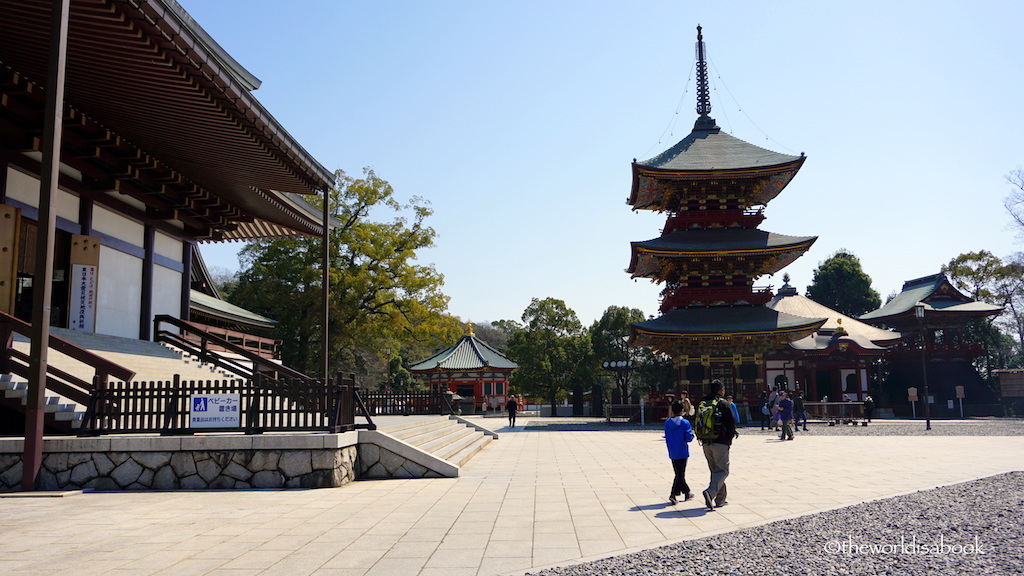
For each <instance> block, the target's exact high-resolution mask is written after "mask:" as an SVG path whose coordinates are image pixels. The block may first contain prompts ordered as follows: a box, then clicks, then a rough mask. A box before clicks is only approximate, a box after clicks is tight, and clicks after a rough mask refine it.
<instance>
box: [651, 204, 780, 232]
mask: <svg viewBox="0 0 1024 576" xmlns="http://www.w3.org/2000/svg"><path fill="white" fill-rule="evenodd" d="M763 221H764V211H763V209H757V210H751V209H748V210H739V209H729V210H717V209H708V210H686V211H683V212H678V213H676V214H674V215H672V216H670V217H669V218H668V221H667V222H665V228H664V230H662V234H669V233H671V232H675V231H676V230H685V229H687V228H690V227H692V226H694V225H696V226H697V227H699V228H708V227H711V226H712V225H718V226H721V227H725V228H729V227H740V228H756V227H757V226H758V225H759V224H760V223H761V222H763Z"/></svg>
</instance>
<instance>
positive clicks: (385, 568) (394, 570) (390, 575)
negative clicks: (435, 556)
mask: <svg viewBox="0 0 1024 576" xmlns="http://www.w3.org/2000/svg"><path fill="white" fill-rule="evenodd" d="M426 563H427V558H381V559H380V561H378V562H377V563H376V564H374V565H373V567H371V568H370V569H369V570H367V571H366V576H397V575H399V574H416V573H418V572H419V571H420V570H422V569H423V567H424V565H425V564H426Z"/></svg>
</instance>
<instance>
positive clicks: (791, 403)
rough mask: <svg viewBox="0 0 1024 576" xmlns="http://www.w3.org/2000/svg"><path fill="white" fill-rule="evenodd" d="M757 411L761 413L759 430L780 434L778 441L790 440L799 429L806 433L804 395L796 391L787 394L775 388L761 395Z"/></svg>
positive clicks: (777, 387)
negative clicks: (766, 426) (801, 426)
mask: <svg viewBox="0 0 1024 576" xmlns="http://www.w3.org/2000/svg"><path fill="white" fill-rule="evenodd" d="M758 410H759V411H760V412H761V430H764V429H765V424H768V429H769V430H771V431H773V432H780V433H781V434H780V435H779V440H792V439H793V432H794V430H797V429H799V428H800V424H801V423H803V430H804V432H807V410H806V409H804V393H803V392H801V391H800V390H797V391H796V393H794V394H790V393H789V392H787V391H785V390H783V389H781V388H780V387H779V386H776V387H775V388H773V389H772V391H771V392H770V393H769V392H762V393H761V401H760V402H759V407H758Z"/></svg>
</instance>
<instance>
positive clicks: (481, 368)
mask: <svg viewBox="0 0 1024 576" xmlns="http://www.w3.org/2000/svg"><path fill="white" fill-rule="evenodd" d="M518 367H519V365H518V364H516V363H515V362H513V361H512V360H509V359H508V358H507V357H506V356H505V355H504V354H502V353H501V352H498V351H497V350H495V349H494V348H492V347H491V346H490V345H488V344H487V343H486V342H484V341H482V340H480V339H478V338H477V337H476V334H474V333H473V325H472V324H466V335H465V336H463V337H462V338H459V341H458V342H456V343H455V345H454V346H452V347H450V348H446V349H444V350H441V351H440V352H437V353H435V354H434V355H433V356H431V357H429V358H427V359H426V360H422V361H420V362H417V363H415V364H413V365H412V366H410V367H409V372H412V373H413V374H419V375H422V376H423V377H425V378H426V379H427V381H428V382H429V384H430V389H431V390H432V391H433V390H435V389H438V388H440V387H442V386H443V387H444V388H445V389H447V390H449V391H451V392H452V393H454V394H458V395H459V396H461V397H462V398H463V406H467V407H468V405H470V402H468V401H469V400H470V399H471V402H472V403H471V405H472V407H473V409H474V410H477V409H483V408H485V407H487V406H492V407H496V406H504V405H505V401H506V400H507V399H508V396H509V389H508V385H509V377H510V376H511V375H512V371H513V370H515V369H516V368H518ZM464 409H465V408H464Z"/></svg>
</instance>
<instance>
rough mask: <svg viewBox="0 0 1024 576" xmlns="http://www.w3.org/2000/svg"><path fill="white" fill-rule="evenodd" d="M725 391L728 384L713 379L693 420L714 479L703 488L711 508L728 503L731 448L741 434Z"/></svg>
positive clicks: (706, 503) (705, 501)
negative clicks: (726, 484)
mask: <svg viewBox="0 0 1024 576" xmlns="http://www.w3.org/2000/svg"><path fill="white" fill-rule="evenodd" d="M724 394H725V384H723V383H722V381H721V380H712V381H711V388H710V394H708V395H707V396H705V397H703V398H701V401H700V404H699V405H698V406H697V415H696V418H695V421H694V435H695V436H696V437H697V439H698V440H699V441H700V444H701V447H702V448H703V449H704V457H705V458H706V459H707V461H708V468H709V469H710V471H711V483H710V484H708V488H707V490H704V492H703V495H704V504H705V505H706V506H707V507H708V510H714V509H715V507H716V506H717V507H719V508H720V507H722V506H725V504H726V503H727V502H726V496H727V490H726V486H725V479H726V478H727V477H728V476H729V448H730V447H732V440H733V438H735V437H737V436H738V434H737V433H736V420H735V419H734V418H733V415H732V409H731V408H730V406H729V403H728V402H727V401H726V400H725V398H723V397H722V396H723V395H724Z"/></svg>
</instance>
